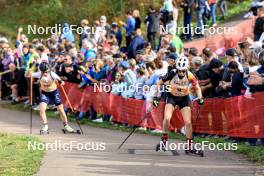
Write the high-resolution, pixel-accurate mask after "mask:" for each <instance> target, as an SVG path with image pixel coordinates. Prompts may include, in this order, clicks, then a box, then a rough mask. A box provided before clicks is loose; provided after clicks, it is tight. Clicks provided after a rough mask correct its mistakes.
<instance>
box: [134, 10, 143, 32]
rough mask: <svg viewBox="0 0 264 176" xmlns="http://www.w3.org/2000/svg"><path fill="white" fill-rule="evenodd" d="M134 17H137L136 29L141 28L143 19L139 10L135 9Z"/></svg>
mask: <svg viewBox="0 0 264 176" xmlns="http://www.w3.org/2000/svg"><path fill="white" fill-rule="evenodd" d="M133 17H134V19H135V30H137V29H140V28H141V21H142V20H141V18H140V14H139V10H134V11H133Z"/></svg>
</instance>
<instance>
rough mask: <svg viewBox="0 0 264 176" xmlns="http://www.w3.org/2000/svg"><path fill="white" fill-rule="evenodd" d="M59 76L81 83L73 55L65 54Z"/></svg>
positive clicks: (65, 79)
mask: <svg viewBox="0 0 264 176" xmlns="http://www.w3.org/2000/svg"><path fill="white" fill-rule="evenodd" d="M59 76H60V77H61V79H62V80H64V81H68V82H72V83H80V79H78V68H77V66H76V65H74V64H73V61H72V57H71V56H70V55H69V54H66V55H65V59H64V62H63V64H61V71H60V73H59Z"/></svg>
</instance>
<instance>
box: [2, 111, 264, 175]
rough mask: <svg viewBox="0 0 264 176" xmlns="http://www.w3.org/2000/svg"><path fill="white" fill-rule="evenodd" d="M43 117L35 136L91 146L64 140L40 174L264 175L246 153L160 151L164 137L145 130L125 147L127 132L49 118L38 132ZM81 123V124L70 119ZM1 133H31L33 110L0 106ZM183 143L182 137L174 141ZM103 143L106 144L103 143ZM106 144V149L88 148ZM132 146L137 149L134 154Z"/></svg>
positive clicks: (50, 153) (49, 152) (48, 154)
mask: <svg viewBox="0 0 264 176" xmlns="http://www.w3.org/2000/svg"><path fill="white" fill-rule="evenodd" d="M40 125H41V122H40V120H39V117H34V118H33V135H36V136H38V137H40V138H41V139H43V140H44V141H45V142H46V143H51V144H52V143H56V142H57V144H59V143H60V144H61V145H62V144H70V143H71V142H72V143H73V144H74V145H76V144H77V143H80V144H79V145H80V146H79V149H81V146H84V145H86V146H88V148H87V149H88V150H77V148H78V147H76V146H74V147H73V149H72V150H68V151H66V150H65V149H64V150H63V148H62V147H61V146H59V145H57V148H56V150H47V152H46V155H45V157H44V159H43V162H42V166H41V168H40V171H39V172H38V173H37V175H38V176H53V175H64V176H68V175H69V176H75V175H76V176H77V175H78V176H82V175H88V176H99V175H100V176H101V175H106V176H227V175H229V176H244V175H245V176H250V175H263V174H264V172H263V170H262V168H260V167H258V166H256V165H255V164H254V163H252V162H248V161H246V160H245V158H244V157H243V156H242V155H237V154H235V153H233V152H230V151H208V150H206V151H205V157H203V158H201V157H197V156H188V155H185V154H184V151H182V150H181V151H179V154H180V155H179V156H173V155H172V153H171V152H156V151H155V150H154V149H155V145H156V144H157V143H158V142H159V137H155V136H148V135H142V134H135V135H133V136H132V137H131V138H130V139H129V140H128V141H127V143H126V144H125V145H124V146H123V148H122V149H121V150H117V147H118V145H119V144H120V142H121V141H122V140H123V139H124V138H125V137H126V136H127V134H128V133H125V132H120V131H114V130H108V129H102V128H92V127H89V126H83V131H84V133H85V134H84V135H78V134H66V135H65V134H62V132H61V128H62V124H61V122H60V121H59V120H57V119H49V126H50V134H49V135H42V136H40V135H39V128H40ZM71 125H72V126H73V127H75V128H77V125H76V124H71ZM0 132H11V133H15V134H23V135H27V134H29V113H26V112H18V111H12V110H8V109H3V108H0ZM171 142H179V141H171ZM98 145H101V146H99V147H98ZM89 147H92V148H93V149H104V148H105V150H89V149H90V148H89ZM129 149H136V150H135V153H134V154H131V153H129Z"/></svg>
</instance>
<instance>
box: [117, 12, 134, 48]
mask: <svg viewBox="0 0 264 176" xmlns="http://www.w3.org/2000/svg"><path fill="white" fill-rule="evenodd" d="M119 22H120V23H121V24H122V25H123V26H124V27H125V29H126V46H127V47H128V46H129V45H130V42H131V41H132V34H133V32H134V31H135V25H136V21H135V19H134V18H133V17H132V13H131V11H127V13H126V23H124V22H122V21H119Z"/></svg>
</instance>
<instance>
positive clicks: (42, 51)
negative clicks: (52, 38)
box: [37, 45, 49, 63]
mask: <svg viewBox="0 0 264 176" xmlns="http://www.w3.org/2000/svg"><path fill="white" fill-rule="evenodd" d="M37 52H38V54H39V56H40V62H47V63H49V58H48V55H47V53H45V48H44V46H43V45H41V46H39V47H38V48H37Z"/></svg>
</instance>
